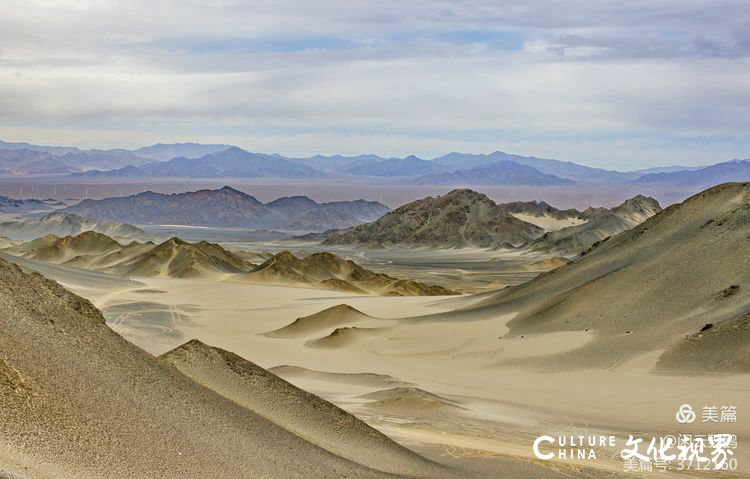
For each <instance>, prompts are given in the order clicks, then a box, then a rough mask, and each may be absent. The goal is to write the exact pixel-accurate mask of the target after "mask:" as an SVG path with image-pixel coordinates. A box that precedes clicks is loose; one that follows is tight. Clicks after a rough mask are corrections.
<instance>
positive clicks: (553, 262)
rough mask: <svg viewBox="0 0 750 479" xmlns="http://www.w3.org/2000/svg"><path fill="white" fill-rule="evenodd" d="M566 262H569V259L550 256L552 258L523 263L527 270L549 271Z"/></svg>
mask: <svg viewBox="0 0 750 479" xmlns="http://www.w3.org/2000/svg"><path fill="white" fill-rule="evenodd" d="M568 263H570V260H569V259H566V258H558V257H552V258H544V259H540V260H538V261H534V262H532V263H529V264H527V265H524V268H525V269H527V270H529V271H549V270H551V269H555V268H559V267H560V266H564V265H566V264H568Z"/></svg>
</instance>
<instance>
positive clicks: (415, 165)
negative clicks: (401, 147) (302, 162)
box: [343, 155, 447, 176]
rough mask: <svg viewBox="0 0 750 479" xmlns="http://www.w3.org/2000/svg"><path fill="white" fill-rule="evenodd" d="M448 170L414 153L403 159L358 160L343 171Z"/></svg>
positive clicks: (398, 173)
mask: <svg viewBox="0 0 750 479" xmlns="http://www.w3.org/2000/svg"><path fill="white" fill-rule="evenodd" d="M446 170H447V168H446V167H444V166H443V165H440V164H437V163H435V162H433V161H429V160H422V159H420V158H417V157H416V156H414V155H412V156H407V157H406V158H403V159H397V158H396V159H391V160H383V161H378V162H375V163H372V162H369V161H365V162H357V163H355V164H353V165H351V166H350V167H348V168H346V169H345V170H344V171H343V173H346V174H349V175H361V176H420V175H426V174H429V173H437V172H440V171H446Z"/></svg>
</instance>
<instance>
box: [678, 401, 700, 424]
mask: <svg viewBox="0 0 750 479" xmlns="http://www.w3.org/2000/svg"><path fill="white" fill-rule="evenodd" d="M675 419H677V422H679V423H680V424H690V423H692V422H693V421H695V412H694V411H693V408H692V406H690V404H683V405H682V406H680V408H679V409H678V410H677V414H675Z"/></svg>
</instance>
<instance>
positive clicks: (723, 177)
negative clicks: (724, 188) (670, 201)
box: [635, 160, 750, 187]
mask: <svg viewBox="0 0 750 479" xmlns="http://www.w3.org/2000/svg"><path fill="white" fill-rule="evenodd" d="M748 180H750V160H733V161H725V162H723V163H717V164H715V165H711V166H706V167H704V168H700V169H698V170H692V171H691V170H687V171H674V172H671V173H651V174H648V175H644V176H642V177H640V178H638V179H637V180H635V182H636V183H660V184H668V185H673V186H700V187H707V186H714V185H718V184H720V183H726V182H735V181H748Z"/></svg>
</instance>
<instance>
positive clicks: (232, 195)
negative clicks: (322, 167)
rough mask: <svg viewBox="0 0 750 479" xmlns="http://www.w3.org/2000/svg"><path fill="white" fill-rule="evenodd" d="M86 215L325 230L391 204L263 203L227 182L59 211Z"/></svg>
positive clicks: (290, 199)
mask: <svg viewBox="0 0 750 479" xmlns="http://www.w3.org/2000/svg"><path fill="white" fill-rule="evenodd" d="M63 211H64V212H67V213H75V214H79V215H81V216H85V217H87V218H93V219H97V220H104V221H120V222H128V223H136V224H172V225H193V226H222V227H242V228H254V229H258V228H276V229H286V230H293V231H325V230H328V229H337V228H347V227H350V226H354V225H357V224H361V223H364V222H367V221H372V220H375V219H377V218H379V217H380V216H382V215H383V214H385V213H387V212H389V211H390V209H389V208H388V207H386V206H384V205H382V204H380V203H378V202H374V201H364V200H358V201H338V202H332V203H317V202H315V201H313V200H311V199H310V198H307V197H305V196H294V197H287V198H279V199H277V200H274V201H272V202H270V203H266V204H264V203H262V202H260V201H258V200H257V199H256V198H255V197H253V196H251V195H248V194H246V193H243V192H241V191H238V190H235V189H233V188H230V187H228V186H225V187H224V188H221V189H219V190H200V191H191V192H187V193H177V194H169V195H167V194H161V193H153V192H150V191H147V192H144V193H139V194H137V195H133V196H126V197H116V198H105V199H102V200H84V201H81V202H80V203H78V204H77V205H74V206H70V207H68V208H65V209H64V210H63Z"/></svg>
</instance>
